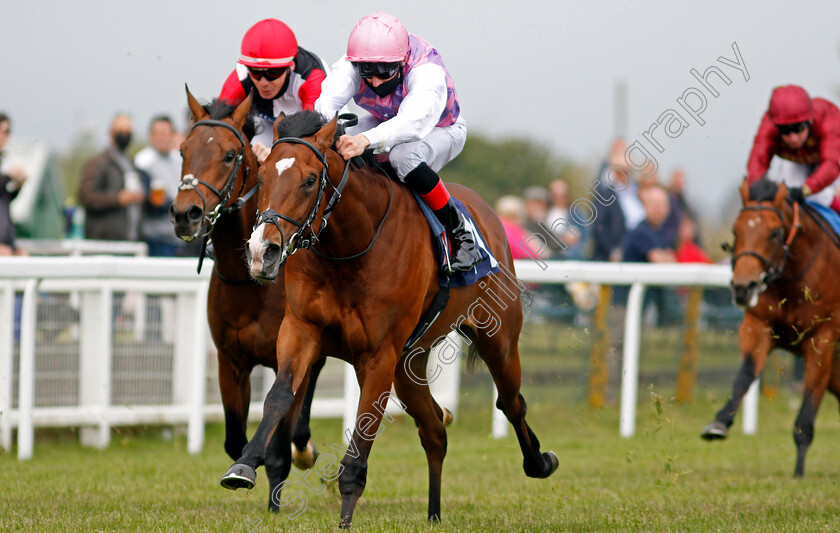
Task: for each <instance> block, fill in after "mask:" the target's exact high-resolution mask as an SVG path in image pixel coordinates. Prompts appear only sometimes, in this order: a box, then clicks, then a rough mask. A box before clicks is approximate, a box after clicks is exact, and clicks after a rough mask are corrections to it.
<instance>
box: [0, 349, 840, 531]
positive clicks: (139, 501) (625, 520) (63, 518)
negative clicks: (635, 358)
mask: <svg viewBox="0 0 840 533" xmlns="http://www.w3.org/2000/svg"><path fill="white" fill-rule="evenodd" d="M534 335H536V333H535V334H534ZM532 337H533V336H532ZM711 340H714V339H710V340H709V342H711ZM730 340H731V339H730ZM531 341H534V338H531V339H529V342H531ZM648 341H656V343H659V344H661V346H664V348H661V349H660V350H659V351H656V352H655V353H652V352H651V353H650V355H648V360H647V361H648V363H646V364H643V373H644V369H645V368H648V369H651V370H655V369H656V366H657V364H656V363H655V361H656V360H657V358H661V359H662V361H663V362H662V365H664V366H667V368H670V369H672V370H673V371H674V372H676V366H675V364H674V361H675V359H674V358H673V357H672V355H671V354H670V351H673V348H674V346H676V345H678V342H677V343H674V342H670V341H668V340H667V339H666V338H661V337H655V336H654V337H651V338H649V339H648V340H647V341H646V342H648ZM569 342H570V345H569V346H561V348H562V349H561V350H559V351H560V352H562V353H564V354H566V353H572V352H574V351H575V348H574V346H573V345H572V344H573V341H569ZM704 342H705V341H704ZM651 346H653V345H651ZM587 349H588V348H586V347H585V346H583V343H582V344H581V348H580V350H581V351H582V352H581V353H586V350H587ZM650 350H653V347H651V348H650ZM554 351H556V350H546V352H545V353H540V352H539V350H537V349H534V348H533V346H532V348H531V350H529V354H528V355H527V357H526V356H523V360H524V362H523V364H524V366H525V368H526V369H531V368H537V367H540V368H542V366H543V365H550V364H554V365H556V367H550V368H549V370H547V371H541V372H539V373H535V372H526V376H525V379H524V381H523V395H524V396H525V398H526V399H527V401H528V420H529V422H530V425H531V427H532V428H533V429H534V431H535V432H536V434H537V435H538V436H539V438H540V441H541V443H542V449H543V450H554V451H555V452H556V453H557V454H558V456H559V458H560V468H559V470H558V471H557V472H556V473H555V474H554V475H553V476H552V477H550V478H549V479H547V480H533V479H528V478H526V477H525V476H524V474H523V473H522V468H521V462H522V459H521V454H520V452H519V448H518V445H517V443H516V438H515V436H514V435H513V434H512V432H511V435H510V436H509V437H508V438H506V439H503V440H498V441H497V440H493V439H491V438H490V436H489V431H490V415H491V413H490V406H491V397H490V392H491V391H490V382H489V377H488V376H487V373H486V370H484V369H479V370H477V371H476V373H475V375H473V376H470V377H468V378H467V379H465V380H464V386H463V388H462V392H461V405H460V407H459V411H458V415H457V418H456V421H455V424H454V425H453V426H451V427H450V428H449V431H448V434H449V451H448V455H447V458H446V462H445V464H444V477H443V497H442V514H443V523H442V524H440V525H438V526H434V527H430V526H429V525H428V524H427V523H426V520H425V516H426V502H427V500H426V498H427V488H428V487H427V473H426V465H425V455H424V453H423V450H422V448H421V447H420V445H419V442H418V439H417V435H416V429H415V427H414V425H413V424H412V423H411V421H410V420H407V419H403V418H398V419H397V420H396V421H395V422H394V423H393V424H385V425H384V430H383V433H382V435H381V436H380V437H379V438H378V439H377V440H376V442H375V444H374V447H373V453H372V455H371V461H370V469H369V473H368V484H367V489H366V490H365V493H364V496H363V497H362V499H361V500H360V502H359V505H358V506H357V509H356V516H355V520H354V529H356V530H358V531H398V532H402V531H436V532H437V531H440V532H449V531H534V532H537V531H599V532H600V531H703V532H705V531H726V532H729V531H761V532H767V531H797V532H800V531H836V530H837V529H838V527H840V518H838V516H840V500H838V498H837V495H838V494H840V475H838V474H840V461H838V460H837V454H836V452H835V450H836V447H837V442H838V440H840V417H838V412H837V403H836V401H835V400H834V399H833V398H826V400H825V402H824V404H825V405H823V408H822V410H821V412H820V415H819V417H818V420H817V423H816V439H815V442H814V444H813V445H812V447H811V450H810V452H809V454H808V460H807V463H806V472H805V478H804V479H800V480H796V479H793V478H792V472H793V466H794V445H793V439H792V436H791V432H792V425H793V420H794V417H795V416H796V410H797V409H798V405H799V401H800V397H798V396H795V395H793V394H792V393H791V392H790V391H789V390H788V389H787V388H786V387H783V388H782V389H781V390H782V392H781V394H780V395H779V396H778V397H777V398H775V399H773V400H767V399H762V401H761V407H760V414H759V432H758V434H757V435H755V436H745V435H743V434H742V433H741V431H740V418H738V419H736V424H735V426H733V430H732V433H731V435H730V438H729V440H727V441H723V442H714V443H707V442H705V441H702V440H701V439H700V438H699V433H700V430H701V429H702V428H703V426H705V424H706V423H708V422H709V421H711V420H712V418H713V416H714V413H715V412H716V410H717V409H718V408H719V407H720V405H721V404H722V402H723V400H724V399H725V396H726V393H727V389H728V383H727V384H723V383H717V382H713V383H708V382H700V383H698V387H697V390H696V399H695V400H694V401H693V402H691V403H688V404H675V403H674V402H673V401H672V400H670V398H671V397H672V396H673V381H671V382H670V383H662V384H660V385H650V386H646V385H643V386H642V387H641V388H640V391H639V412H638V417H637V432H636V435H635V436H634V437H633V438H631V439H622V438H620V437H619V436H618V407H617V406H611V407H609V408H605V409H602V410H593V409H591V408H589V407H587V406H586V405H585V403H584V398H585V379H584V381H583V382H582V383H568V382H566V383H557V382H553V381H552V380H551V379H550V377H551V372H552V370H551V368H560V367H562V366H563V364H565V363H564V360H565V359H566V357H565V355H564V356H562V359H561V358H560V357H561V356H557V355H551V354H552V353H553V352H554ZM727 351H728V353H727V354H726V355H723V354H719V353H710V354H709V355H708V356H707V357H705V358H701V364H700V366H701V369H702V368H703V363H704V362H706V363H707V364H709V365H715V364H718V363H719V364H721V365H728V367H732V368H737V365H738V357H737V354H736V353H732V352H731V350H727ZM663 352H668V353H667V354H665V355H663ZM704 353H705V352H704ZM569 357H570V358H572V357H577V356H575V355H574V354H573V353H572V355H570V356H569ZM644 357H645V353H644V352H643V361H644ZM676 357H677V359H678V355H677V356H676ZM557 359H560V360H557ZM718 359H719V361H718ZM552 361H554V363H552ZM578 366H580V365H578ZM580 370H581V371H582V372H583V371H585V366H584V367H583V368H582V369H580ZM546 372H548V375H549V379H546V377H545V373H546ZM733 377H734V373H733V374H732V376H730V377H729V379H728V380H727V381H729V380H731V379H732V378H733ZM339 428H340V423H339V421H338V420H316V421H314V422H313V435H314V439H315V442H316V444H317V446H318V447H319V449H320V450H322V451H326V450H328V449H329V445H330V444H331V443H333V442H340V438H341V434H340V429H339ZM251 431H253V428H252V429H251ZM160 434H161V432H160V431H159V430H157V429H153V430H151V431H136V430H132V431H126V430H115V433H114V436H113V439H112V443H111V446H110V447H109V448H108V449H106V450H102V451H97V450H91V449H86V448H83V447H81V446H80V445H79V444H78V441H77V439H75V438H72V437H73V435H72V434H71V435H68V434H60V435H56V434H54V433H51V434H42V435H40V438H39V440H38V442H37V443H36V446H35V457H34V459H33V460H31V461H28V462H24V463H20V462H18V461H17V460H16V459H15V456H14V454H6V455H0V486H2V489H0V531H39V532H40V531H85V532H87V531H144V532H145V531H167V532H168V531H223V532H237V533H248V532H249V530H250V531H256V530H257V529H249V525H248V523H246V521H250V524H252V525H253V526H256V528H258V529H259V531H261V532H268V531H325V530H334V529H335V526H336V523H337V520H338V511H339V497H338V494H337V488H336V487H335V486H332V487H330V488H329V489H328V490H327V491H326V492H325V493H324V494H321V495H314V494H311V493H307V494H308V496H307V499H308V505H307V509H306V511H305V512H303V514H301V515H300V516H299V517H297V518H296V519H294V520H292V519H290V518H288V517H286V516H284V515H283V514H280V515H271V514H269V513H268V512H267V511H266V510H265V509H266V502H267V497H268V489H267V484H266V479H265V474H264V471H263V470H262V469H260V470H259V471H258V483H257V487H256V488H255V489H254V490H252V491H250V492H246V491H243V490H240V491H237V492H230V491H226V490H224V489H222V488H221V487H220V486H219V484H218V480H219V478H220V477H221V475H222V474H223V473H224V472H225V471H226V469H227V467H228V466H229V465H230V463H231V461H230V459H229V458H227V456H226V455H225V454H224V452H223V450H222V441H223V430H222V428H221V427H220V426H210V427H209V428H208V433H207V439H206V444H205V448H204V451H203V452H202V453H201V454H199V455H196V456H192V455H189V454H188V453H187V452H186V441H185V439H184V437H183V436H176V437H175V438H174V439H172V440H165V439H163V438H161V437H160ZM310 476H312V478H313V479H314V474H310ZM296 487H297V490H301V491H303V492H306V491H305V489H304V488H303V486H302V485H296ZM257 521H261V522H259V525H257Z"/></svg>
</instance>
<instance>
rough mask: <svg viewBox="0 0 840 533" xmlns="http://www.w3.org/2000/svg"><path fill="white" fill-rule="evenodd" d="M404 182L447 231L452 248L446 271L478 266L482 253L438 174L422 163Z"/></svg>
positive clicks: (461, 270) (457, 270) (460, 270)
mask: <svg viewBox="0 0 840 533" xmlns="http://www.w3.org/2000/svg"><path fill="white" fill-rule="evenodd" d="M405 183H406V185H408V186H409V187H410V188H411V189H413V190H414V192H416V193H417V194H418V195H419V196H420V198H422V199H423V201H424V202H426V205H428V206H429V207H430V208H431V209H432V211H434V213H435V216H436V217H437V219H438V220H439V221H440V223H441V224H443V227H444V228H446V234H447V236H448V240H449V243H450V247H451V251H450V254H449V269H450V270H451V271H453V272H464V271H467V270H471V269H472V268H473V267H474V266H475V265H476V264H478V263H480V262H481V253H480V252H479V251H478V249H477V248H476V247H475V240H474V239H473V236H472V233H470V232H469V231H468V230H467V229H466V225H465V224H464V217H463V215H461V213H460V212H458V209H457V208H456V207H455V204H454V202H453V201H452V198H451V197H450V196H449V191H447V190H446V187H445V186H444V184H443V181H441V179H440V176H438V175H437V172H435V171H434V170H432V169H431V168H430V167H429V165H427V164H426V163H421V164H419V165H418V166H417V167H416V168H415V169H414V170H412V171H411V172H409V173H408V174H407V175H406V176H405Z"/></svg>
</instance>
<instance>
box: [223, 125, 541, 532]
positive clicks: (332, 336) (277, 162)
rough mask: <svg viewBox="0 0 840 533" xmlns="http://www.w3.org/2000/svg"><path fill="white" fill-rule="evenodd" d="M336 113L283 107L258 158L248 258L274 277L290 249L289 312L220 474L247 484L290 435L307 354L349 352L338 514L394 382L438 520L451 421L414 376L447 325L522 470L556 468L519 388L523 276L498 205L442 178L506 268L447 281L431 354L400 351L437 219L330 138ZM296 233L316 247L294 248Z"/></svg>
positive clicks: (535, 472) (426, 301)
mask: <svg viewBox="0 0 840 533" xmlns="http://www.w3.org/2000/svg"><path fill="white" fill-rule="evenodd" d="M336 126H337V125H336V119H333V120H332V121H331V122H329V123H328V124H324V121H323V118H322V117H321V116H320V115H319V114H317V113H313V112H302V113H297V114H295V115H292V116H290V117H288V118H286V119H285V120H283V119H282V117H281V118H280V119H278V122H277V123H276V124H275V139H277V138H278V137H280V136H281V135H282V136H283V138H281V139H279V140H275V143H274V146H273V147H272V151H271V154H270V155H269V157H268V158H267V160H266V161H265V163H264V164H263V165H262V166H261V167H260V180H261V187H260V193H259V196H260V202H259V204H260V211H261V212H262V215H261V216H260V219H259V221H258V222H259V224H258V226H257V227H256V228H255V230H254V232H253V234H252V236H251V239H250V241H249V245H248V259H249V264H250V267H251V274H252V275H253V276H254V277H255V278H258V279H273V278H274V277H275V276H277V275H278V274H279V273H280V272H281V266H282V265H283V264H284V263H285V282H286V291H287V295H286V297H287V299H286V314H285V317H284V319H283V323H282V325H281V327H280V334H279V335H278V336H277V361H278V372H277V380H276V381H275V383H274V385H273V386H272V388H271V390H270V391H269V393H268V396H267V397H266V403H265V405H266V409H265V411H264V413H263V420H262V422H261V423H260V426H259V428H258V429H257V432H256V433H255V434H254V436H253V438H252V439H251V441H250V442H249V443H248V444H247V445H246V446H245V449H244V450H243V455H242V457H241V458H240V459H239V460H238V461H237V462H236V464H234V465H233V466H232V467H231V468H230V470H229V471H228V473H227V474H226V475H225V476H224V477H223V479H222V485H223V486H225V487H226V488H231V489H234V488H239V487H245V488H251V487H252V486H253V484H254V481H255V479H256V471H255V469H256V468H257V467H259V466H260V465H261V464H263V462H264V460H265V457H264V449H265V448H264V447H265V443H266V442H267V441H268V439H270V438H272V435H273V438H277V436H278V435H283V438H284V439H288V438H289V437H290V426H289V425H288V421H289V420H290V419H289V418H288V417H287V414H288V413H289V412H290V411H292V412H294V411H295V410H296V409H298V405H299V402H300V396H301V391H302V386H303V385H304V384H305V378H306V375H307V371H308V369H309V367H310V366H311V365H312V363H313V362H314V361H315V360H316V359H317V358H318V357H319V354H321V353H329V354H335V355H336V356H337V357H340V358H342V359H344V360H345V361H347V362H349V363H351V364H352V365H353V366H354V368H355V370H356V376H357V378H358V380H359V384H360V386H361V398H360V401H359V410H358V416H357V421H356V427H355V431H354V432H353V436H352V439H351V440H350V445H349V447H348V450H347V453H346V454H345V456H344V459H343V460H342V461H341V463H340V469H339V470H340V473H339V474H338V480H339V490H340V493H341V499H342V505H341V515H340V522H339V525H340V526H341V527H349V526H350V523H351V521H352V517H353V510H354V508H355V505H356V502H357V501H358V499H359V497H360V496H361V495H362V491H363V490H364V487H365V482H366V477H367V463H368V455H369V454H370V450H371V447H372V445H373V439H374V438H375V437H376V436H378V435H379V432H378V430H379V429H380V428H379V426H380V423H381V420H382V416H383V412H384V408H383V402H384V399H385V398H387V397H388V393H389V391H390V389H391V385H392V383H393V384H394V385H395V387H396V393H397V396H398V397H399V399H400V401H401V402H402V403H403V404H404V405H405V407H406V411H407V412H408V414H409V415H411V416H412V417H413V418H414V419H415V420H416V422H417V424H418V429H419V436H420V439H421V442H422V444H423V448H424V449H425V451H426V458H427V461H428V465H429V506H428V517H429V519H430V520H432V521H436V520H439V519H440V482H441V470H442V466H443V459H444V456H445V455H446V443H447V441H446V430H445V427H444V424H443V413H442V411H441V409H440V407H439V406H438V405H437V404H436V403H435V402H434V400H433V398H432V396H431V394H430V393H429V388H428V384H427V382H426V381H425V379H417V376H425V365H426V361H425V354H427V353H428V349H429V348H430V346H431V345H432V344H433V341H434V340H435V339H443V340H441V342H445V338H444V337H442V336H443V335H445V334H446V333H447V332H449V331H450V329H452V330H456V331H457V332H459V333H461V334H462V335H464V336H465V338H464V340H465V341H466V342H467V343H468V344H470V348H471V355H472V356H474V355H475V354H476V353H477V354H478V356H480V357H481V358H482V359H483V360H484V361H485V363H486V364H487V366H488V368H489V369H490V373H491V375H492V377H493V380H494V382H495V383H496V387H497V389H498V391H499V399H498V402H497V407H498V408H499V409H501V410H502V411H503V412H504V413H505V415H506V416H507V418H508V420H509V421H510V423H511V424H512V425H513V427H514V430H515V431H516V435H517V438H518V440H519V444H520V447H521V449H522V454H523V457H524V461H523V468H524V470H525V474H526V475H528V476H531V477H537V478H545V477H548V476H549V475H551V474H552V473H553V472H554V471H555V470H556V469H557V466H558V459H557V456H556V455H555V454H554V453H553V452H547V453H541V452H540V444H539V441H538V440H537V437H536V436H535V435H534V433H533V432H532V431H531V429H530V427H529V426H528V424H527V423H526V422H525V411H526V407H525V400H524V399H523V398H522V396H521V395H520V393H519V387H520V382H521V369H520V364H519V348H518V339H519V332H520V329H521V326H522V307H521V302H520V301H519V294H520V286H519V285H518V283H517V280H516V278H515V275H514V274H513V261H512V258H511V254H510V250H509V248H508V244H507V239H506V237H505V232H504V229H503V227H502V225H501V223H500V221H499V219H498V217H497V216H496V215H495V213H494V212H493V211H492V209H491V208H490V207H489V206H488V205H487V204H486V203H485V202H484V201H483V200H482V199H481V198H480V197H479V196H478V195H477V194H476V193H474V192H473V191H471V190H469V189H467V188H466V187H461V186H458V185H447V187H448V188H449V190H450V191H451V192H452V194H453V195H455V196H456V197H458V198H459V199H460V200H461V201H463V202H464V204H465V205H467V206H468V208H469V210H470V214H471V215H472V217H473V219H474V221H475V223H476V224H477V226H478V227H479V228H480V229H481V232H482V233H483V235H484V238H485V242H486V243H487V244H488V246H489V248H490V249H491V250H492V251H493V253H494V255H495V256H496V258H497V259H498V261H499V263H500V265H501V266H502V267H503V271H502V273H497V274H493V275H490V276H488V277H486V278H484V280H483V281H482V282H480V283H478V284H475V285H472V286H469V287H458V288H452V290H451V293H450V297H449V303H448V305H447V306H446V308H445V309H444V310H443V312H442V313H441V316H440V318H439V319H438V320H437V322H435V324H434V325H433V326H432V328H431V329H430V330H429V331H428V332H427V333H426V335H425V336H424V337H423V338H422V339H421V340H420V343H419V346H420V347H421V349H422V350H423V353H424V357H405V355H404V348H405V345H406V341H407V339H408V338H409V336H410V334H411V333H412V330H414V328H415V326H416V325H417V324H418V323H419V322H420V321H421V317H423V316H424V312H425V311H426V310H427V309H428V308H429V306H430V304H431V302H432V300H433V299H434V297H435V295H436V293H437V291H438V287H439V273H438V272H439V270H438V268H439V267H438V265H437V263H436V261H435V255H434V252H433V248H432V245H433V243H432V239H431V234H430V231H429V226H428V223H427V221H426V220H425V219H424V217H423V215H422V214H421V211H420V209H419V207H418V205H417V202H416V200H415V199H414V197H413V196H412V195H411V193H410V192H409V190H408V189H407V188H406V187H402V186H399V185H395V184H394V183H393V181H392V180H390V179H389V178H388V177H387V176H386V175H385V174H383V173H381V172H378V171H374V170H371V169H370V168H368V167H364V168H361V169H356V168H354V167H353V165H351V164H349V163H345V162H344V160H343V159H342V158H341V156H339V155H338V153H336V152H335V151H334V150H333V149H332V146H333V143H334V140H335V136H336ZM286 136H288V137H286ZM339 199H340V202H339ZM326 213H329V216H330V217H331V218H329V224H327V223H326V220H325V214H326ZM300 247H304V248H305V247H309V249H308V250H304V251H302V252H301V253H296V254H295V253H294V252H295V251H296V250H297V249H298V248H300ZM292 254H294V255H292ZM456 361H457V359H456ZM456 364H457V362H456ZM284 417H285V418H284ZM325 456H326V455H322V457H325ZM317 468H318V465H316V469H317Z"/></svg>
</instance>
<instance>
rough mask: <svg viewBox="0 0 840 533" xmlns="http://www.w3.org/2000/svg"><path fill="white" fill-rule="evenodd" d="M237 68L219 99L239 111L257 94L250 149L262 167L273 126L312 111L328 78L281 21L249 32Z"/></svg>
mask: <svg viewBox="0 0 840 533" xmlns="http://www.w3.org/2000/svg"><path fill="white" fill-rule="evenodd" d="M237 63H238V65H237V66H236V69H234V71H233V72H231V73H230V75H229V76H228V78H227V80H226V81H225V84H224V86H223V87H222V92H221V94H220V95H219V99H220V100H224V101H225V102H227V103H229V104H231V105H234V106H236V105H239V104H240V103H242V101H243V100H245V98H246V97H247V96H248V95H249V94H251V91H252V90H253V92H254V96H253V101H252V103H251V111H252V112H253V114H254V119H255V122H256V124H257V134H256V135H254V138H253V139H251V147H252V148H253V150H254V155H256V156H257V161H258V162H259V163H260V164H262V163H263V161H265V158H266V157H267V156H268V153H269V152H270V151H271V148H270V147H271V142H272V141H273V139H274V131H273V129H272V128H273V126H274V121H275V120H276V119H277V117H278V116H280V113H285V114H287V115H289V114H292V113H297V112H298V111H301V110H304V109H308V110H311V109H312V106H313V105H314V104H315V100H317V99H318V96H320V95H321V83H322V82H323V81H324V77H325V76H326V74H325V72H324V66H323V64H322V63H321V59H320V58H318V56H317V55H315V54H313V53H312V52H309V51H307V50H305V49H303V48H302V47H300V46H298V43H297V38H296V37H295V34H294V32H293V31H292V30H291V28H289V27H288V26H287V25H286V24H285V23H284V22H282V21H280V20H277V19H265V20H261V21H259V22H257V23H256V24H254V25H253V26H251V27H250V28H249V29H248V31H247V32H245V36H244V37H242V46H241V48H240V55H239V61H238V62H237Z"/></svg>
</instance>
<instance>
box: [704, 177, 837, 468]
mask: <svg viewBox="0 0 840 533" xmlns="http://www.w3.org/2000/svg"><path fill="white" fill-rule="evenodd" d="M787 194H788V189H787V187H786V186H785V185H784V184H777V183H774V182H771V181H769V180H766V179H762V180H760V181H757V182H755V183H754V184H753V185H752V186H748V184H747V181H746V180H744V182H743V183H742V184H741V200H742V201H743V208H742V209H741V212H740V213H739V215H738V218H737V220H736V221H735V226H734V228H733V231H734V234H735V244H734V248H733V256H732V290H733V293H734V295H735V301H736V302H737V303H738V304H739V305H741V306H743V307H744V308H745V310H744V321H743V322H742V323H741V328H740V330H739V332H738V336H739V341H740V345H741V356H742V358H743V363H742V365H741V369H740V370H739V371H738V375H737V377H736V378H735V383H734V385H733V387H732V394H731V396H730V397H729V400H728V401H727V402H726V405H724V407H723V408H722V409H721V410H720V411H718V413H717V416H716V417H715V421H714V422H712V423H711V424H709V425H708V426H706V428H705V429H704V430H703V433H702V435H701V436H702V437H703V438H704V439H707V440H713V439H723V438H726V436H727V434H728V430H729V427H730V426H731V425H732V421H733V418H734V417H735V411H737V409H738V406H739V405H740V403H741V399H742V398H743V396H744V394H745V393H746V392H747V389H748V388H749V387H750V385H751V384H752V382H753V381H754V380H755V379H756V378H757V377H758V376H759V375H760V374H761V371H762V370H763V369H764V364H765V362H766V361H767V355H768V354H769V353H770V351H771V350H772V349H773V348H774V347H776V346H779V347H782V348H784V349H786V350H790V351H791V352H793V353H794V354H795V355H797V356H799V357H802V358H803V359H804V360H805V382H804V397H803V399H802V407H801V408H800V410H799V414H798V415H797V417H796V422H795V423H794V426H793V440H794V442H795V443H796V468H795V470H794V476H796V477H801V476H802V475H803V474H804V472H805V454H806V453H807V451H808V447H809V446H810V445H811V441H812V440H813V439H814V419H815V417H816V415H817V410H818V409H819V407H820V402H821V401H822V398H823V394H824V393H825V391H826V389H828V390H829V391H831V393H832V394H834V395H835V396H836V397H837V398H838V399H840V361H838V356H837V354H836V352H835V347H836V343H837V339H838V335H840V284H838V283H837V281H836V276H835V272H836V271H837V269H838V266H840V248H838V242H837V238H836V237H835V236H834V234H833V232H832V230H831V229H830V228H827V225H826V224H825V222H824V221H823V220H822V219H821V218H818V215H815V214H813V212H812V209H813V208H809V207H806V206H800V205H797V204H793V205H791V203H790V202H789V201H788V200H787Z"/></svg>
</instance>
